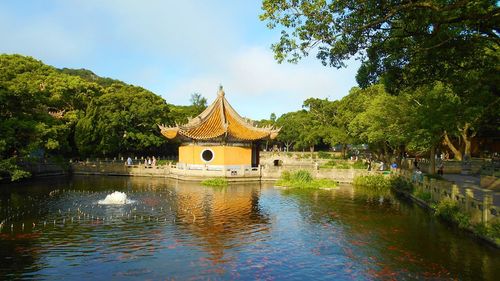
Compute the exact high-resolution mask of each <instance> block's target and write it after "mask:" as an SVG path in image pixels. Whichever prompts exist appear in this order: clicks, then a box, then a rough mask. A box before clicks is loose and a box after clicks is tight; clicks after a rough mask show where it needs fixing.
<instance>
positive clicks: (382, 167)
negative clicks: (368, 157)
mask: <svg viewBox="0 0 500 281" xmlns="http://www.w3.org/2000/svg"><path fill="white" fill-rule="evenodd" d="M378 170H379V171H383V170H385V163H384V162H383V161H381V162H380V168H379V169H378Z"/></svg>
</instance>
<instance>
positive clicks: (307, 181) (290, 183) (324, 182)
mask: <svg viewBox="0 0 500 281" xmlns="http://www.w3.org/2000/svg"><path fill="white" fill-rule="evenodd" d="M276 185H278V186H286V187H291V188H311V189H315V188H331V187H336V186H337V183H336V182H334V181H332V180H329V179H313V177H312V175H311V173H309V172H308V171H305V170H299V171H296V172H291V173H290V172H288V171H284V172H283V173H282V174H281V178H280V179H279V180H278V181H277V182H276Z"/></svg>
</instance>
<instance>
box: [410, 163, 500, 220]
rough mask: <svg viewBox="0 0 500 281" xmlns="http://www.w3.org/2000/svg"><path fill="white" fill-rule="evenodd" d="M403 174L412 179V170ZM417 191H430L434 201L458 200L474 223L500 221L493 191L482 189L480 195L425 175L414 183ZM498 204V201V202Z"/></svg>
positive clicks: (469, 189) (471, 190) (472, 190)
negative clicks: (421, 179) (420, 180)
mask: <svg viewBox="0 0 500 281" xmlns="http://www.w3.org/2000/svg"><path fill="white" fill-rule="evenodd" d="M401 175H402V176H404V177H405V178H407V180H412V173H411V172H410V171H404V170H403V171H401ZM414 187H415V189H416V190H417V191H422V192H429V193H430V194H431V201H432V202H440V201H442V200H444V199H449V200H453V201H455V202H457V204H458V206H459V207H460V208H461V209H462V210H463V211H464V212H465V213H467V214H469V215H470V218H471V222H472V223H480V222H482V223H493V222H500V219H499V214H498V211H499V209H500V208H499V207H498V206H496V205H495V204H494V202H493V196H492V192H491V191H484V190H483V191H481V192H482V193H481V194H480V195H474V189H471V188H467V187H461V186H458V185H456V184H452V183H450V182H448V181H443V180H435V179H429V178H427V177H425V176H424V178H423V181H422V182H418V183H416V184H414ZM496 204H498V202H496Z"/></svg>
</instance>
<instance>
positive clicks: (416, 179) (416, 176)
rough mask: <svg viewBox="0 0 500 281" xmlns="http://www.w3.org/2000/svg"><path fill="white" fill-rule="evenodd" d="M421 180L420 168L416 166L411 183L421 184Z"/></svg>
mask: <svg viewBox="0 0 500 281" xmlns="http://www.w3.org/2000/svg"><path fill="white" fill-rule="evenodd" d="M422 180H423V175H422V171H420V168H419V167H418V166H417V168H416V169H415V173H414V174H413V182H422Z"/></svg>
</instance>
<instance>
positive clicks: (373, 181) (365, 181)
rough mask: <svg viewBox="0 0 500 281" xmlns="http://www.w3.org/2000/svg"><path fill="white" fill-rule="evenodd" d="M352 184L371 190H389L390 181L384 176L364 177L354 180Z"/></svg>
mask: <svg viewBox="0 0 500 281" xmlns="http://www.w3.org/2000/svg"><path fill="white" fill-rule="evenodd" d="M353 184H354V185H356V186H365V187H371V188H373V189H380V190H383V189H390V187H391V183H390V179H389V178H388V177H387V176H384V175H380V174H377V175H366V176H357V177H355V178H354V181H353Z"/></svg>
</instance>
